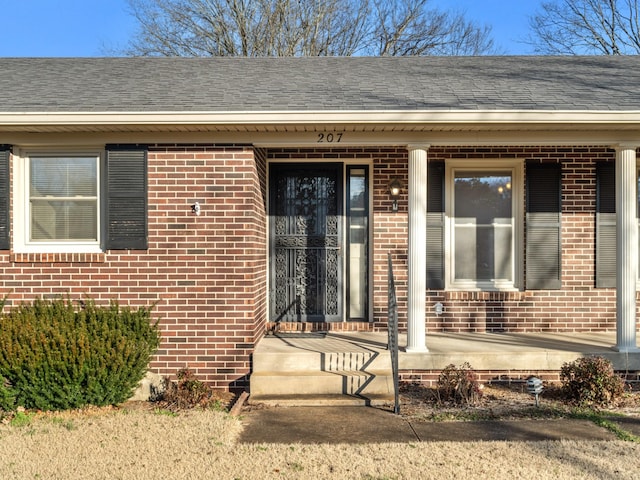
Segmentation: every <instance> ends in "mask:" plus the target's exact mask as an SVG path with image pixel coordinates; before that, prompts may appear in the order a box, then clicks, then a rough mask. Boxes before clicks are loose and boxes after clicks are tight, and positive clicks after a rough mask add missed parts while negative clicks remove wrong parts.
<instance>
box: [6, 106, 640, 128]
mask: <svg viewBox="0 0 640 480" xmlns="http://www.w3.org/2000/svg"><path fill="white" fill-rule="evenodd" d="M292 123H299V124H314V123H316V124H317V123H323V124H324V123H331V124H334V123H400V124H405V123H478V124H492V123H510V124H513V123H521V124H530V123H537V124H556V123H572V124H593V123H607V124H622V123H626V124H628V123H640V111H637V110H633V111H628V110H627V111H620V110H618V111H611V110H320V111H308V110H279V111H237V112H231V111H229V112H209V111H193V112H192V111H175V112H171V111H151V112H92V113H87V112H4V113H0V125H5V126H6V125H143V124H145V125H148V124H151V125H164V124H175V125H189V124H211V125H216V124H242V125H264V124H292Z"/></svg>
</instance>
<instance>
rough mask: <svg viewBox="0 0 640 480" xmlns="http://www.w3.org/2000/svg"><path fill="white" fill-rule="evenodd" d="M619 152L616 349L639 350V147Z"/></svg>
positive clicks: (617, 154) (617, 170)
mask: <svg viewBox="0 0 640 480" xmlns="http://www.w3.org/2000/svg"><path fill="white" fill-rule="evenodd" d="M615 149H616V347H615V348H616V350H618V351H620V352H630V351H637V346H636V279H637V277H638V226H637V219H636V208H637V207H636V205H637V202H638V197H637V192H636V189H637V188H636V145H617V146H616V147H615Z"/></svg>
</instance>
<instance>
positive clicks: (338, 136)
mask: <svg viewBox="0 0 640 480" xmlns="http://www.w3.org/2000/svg"><path fill="white" fill-rule="evenodd" d="M340 140H342V132H336V133H319V134H318V143H340Z"/></svg>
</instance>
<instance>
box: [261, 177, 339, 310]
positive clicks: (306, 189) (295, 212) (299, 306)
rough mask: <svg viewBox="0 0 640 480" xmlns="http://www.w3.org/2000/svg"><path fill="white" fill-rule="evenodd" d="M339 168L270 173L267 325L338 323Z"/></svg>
mask: <svg viewBox="0 0 640 480" xmlns="http://www.w3.org/2000/svg"><path fill="white" fill-rule="evenodd" d="M341 182H342V165H339V164H322V165H293V164H274V165H271V170H270V205H269V215H270V225H269V227H270V232H271V238H270V264H271V265H270V288H271V301H270V320H271V321H273V322H322V321H340V320H342V278H341V277H342V265H341V262H342V260H341V258H342V256H341V244H342V235H341V229H342V227H341V221H340V216H341V205H342V193H341Z"/></svg>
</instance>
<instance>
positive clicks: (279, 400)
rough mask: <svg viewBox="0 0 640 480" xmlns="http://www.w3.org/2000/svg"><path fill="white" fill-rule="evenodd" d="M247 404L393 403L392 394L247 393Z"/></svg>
mask: <svg viewBox="0 0 640 480" xmlns="http://www.w3.org/2000/svg"><path fill="white" fill-rule="evenodd" d="M247 403H248V404H249V405H260V404H262V405H269V406H274V407H277V406H279V407H327V406H331V407H349V406H354V407H360V406H361V407H367V406H375V407H380V406H388V405H391V406H392V405H393V403H394V396H393V394H392V395H367V396H357V395H338V394H334V395H296V394H291V395H254V394H251V395H249V398H248V400H247Z"/></svg>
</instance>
